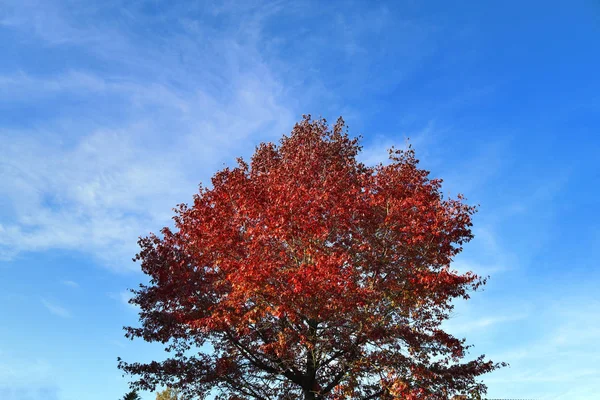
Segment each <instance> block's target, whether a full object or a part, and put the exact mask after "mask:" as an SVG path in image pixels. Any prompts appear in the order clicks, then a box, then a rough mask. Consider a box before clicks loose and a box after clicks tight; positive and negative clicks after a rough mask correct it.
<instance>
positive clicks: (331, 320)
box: [119, 117, 500, 399]
mask: <svg viewBox="0 0 600 400" xmlns="http://www.w3.org/2000/svg"><path fill="white" fill-rule="evenodd" d="M359 151H360V147H359V145H358V142H357V140H356V139H351V138H349V137H348V135H347V133H346V131H345V128H344V122H343V121H342V120H341V119H340V120H338V122H337V123H336V124H335V126H334V127H333V128H332V129H330V128H328V126H327V125H326V122H325V121H324V120H316V121H313V120H311V119H310V117H305V118H304V119H303V121H301V122H300V123H298V124H296V126H295V127H294V129H293V131H292V134H291V135H290V136H284V137H283V139H282V140H281V144H280V145H279V146H275V145H273V144H261V145H260V146H259V147H258V148H257V149H256V152H255V154H254V155H253V157H252V159H251V161H250V163H249V164H247V163H246V162H244V161H243V160H241V159H239V160H238V166H237V167H236V168H233V169H229V168H226V169H224V170H222V171H220V172H218V173H216V174H215V176H214V177H213V179H212V183H213V187H212V188H203V189H201V191H200V193H199V194H198V195H196V196H195V198H194V203H193V205H191V206H187V205H180V206H179V209H178V210H177V215H176V216H175V217H174V219H175V225H176V229H175V231H172V230H170V229H168V228H164V229H163V230H162V237H159V236H155V235H150V236H149V237H146V238H142V239H140V241H139V244H140V246H141V251H140V253H139V254H138V255H137V257H136V258H137V260H140V261H141V266H142V270H143V271H144V272H145V273H146V274H148V275H149V276H150V277H151V281H150V284H149V285H148V286H141V288H140V289H139V290H137V291H135V297H134V298H133V299H132V302H133V303H134V304H137V305H139V306H140V308H141V312H140V319H141V327H139V328H134V327H130V328H126V329H127V336H128V337H130V338H134V337H141V338H143V339H145V340H147V341H158V342H161V343H166V344H168V347H167V350H168V351H169V352H171V353H172V357H171V358H169V359H167V360H166V361H163V362H152V363H150V364H140V363H133V364H128V363H125V362H123V361H120V363H119V366H120V368H122V369H123V370H124V371H126V372H128V373H131V374H134V375H139V379H138V380H137V381H136V382H134V386H135V387H137V388H141V389H153V388H154V387H155V386H156V385H157V384H165V385H166V384H168V385H169V386H170V387H176V388H179V389H181V390H182V393H183V394H184V395H190V396H192V395H193V396H195V397H196V398H198V397H200V398H204V397H205V396H207V395H208V393H209V392H210V391H211V390H213V394H214V393H218V396H217V398H218V399H246V398H255V399H297V398H305V399H342V398H344V399H374V398H379V399H400V398H402V399H425V398H427V399H446V398H448V397H449V396H450V395H451V394H453V393H457V392H466V391H470V390H473V389H475V390H478V391H482V390H484V389H485V387H484V386H483V385H482V384H481V383H479V382H477V381H476V380H475V378H476V377H477V376H479V375H481V374H483V373H486V372H489V371H492V370H493V369H495V368H497V367H499V366H500V365H499V364H494V363H492V362H490V361H484V359H483V357H480V358H477V359H476V360H474V361H469V362H463V361H461V360H462V359H463V357H464V356H465V353H466V349H467V347H468V346H466V345H465V343H464V340H460V339H457V338H455V337H453V336H451V335H449V334H447V333H446V332H444V331H442V330H441V329H440V324H441V322H442V321H443V320H444V319H446V318H448V315H449V312H450V311H451V310H452V305H451V301H452V300H453V299H454V298H465V299H466V298H468V293H469V292H470V291H471V290H475V289H477V287H478V286H479V285H481V284H483V283H484V280H482V279H481V278H479V277H478V276H476V275H474V274H472V273H466V274H459V273H457V272H456V271H453V270H452V269H451V268H450V263H451V261H452V259H453V257H454V256H455V255H456V254H457V253H459V252H460V251H461V246H462V245H463V244H464V243H465V242H468V241H469V240H470V239H471V238H472V237H473V236H472V233H471V230H470V226H471V216H472V214H473V213H474V211H475V210H474V208H473V207H471V206H468V205H466V204H464V203H463V199H462V197H460V196H459V197H458V198H457V199H447V200H446V199H444V198H443V196H442V193H441V191H440V189H441V180H438V179H429V177H428V172H427V171H424V170H422V169H419V168H418V167H417V164H418V161H417V160H416V159H415V157H414V152H413V150H411V149H409V150H407V151H398V150H396V151H390V159H391V163H390V164H389V165H385V166H384V165H379V166H376V167H366V166H364V165H363V164H361V163H359V162H358V161H357V160H356V156H357V154H358V153H359Z"/></svg>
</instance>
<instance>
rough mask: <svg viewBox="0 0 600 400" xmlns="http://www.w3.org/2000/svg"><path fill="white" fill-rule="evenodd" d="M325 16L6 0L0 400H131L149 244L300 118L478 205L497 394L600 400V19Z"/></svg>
mask: <svg viewBox="0 0 600 400" xmlns="http://www.w3.org/2000/svg"><path fill="white" fill-rule="evenodd" d="M94 3H95V4H94ZM330 3H331V4H325V2H317V1H313V2H311V1H294V2H268V3H267V2H264V3H260V2H257V3H254V2H251V1H249V0H247V1H243V2H237V3H235V2H228V1H225V2H197V1H187V2H159V1H120V0H108V1H97V2H92V1H86V0H68V1H67V0H65V1H54V0H40V1H35V0H27V1H24V0H18V1H17V0H4V1H2V2H1V3H0V50H1V52H0V320H2V324H0V398H2V399H8V400H29V399H31V400H37V399H45V400H79V399H88V400H100V399H102V400H105V399H115V400H116V399H118V398H120V397H122V395H123V394H124V393H125V391H126V390H127V384H126V380H125V379H124V378H122V377H121V374H120V372H119V371H118V370H117V369H116V358H117V356H121V357H123V358H125V359H126V360H141V361H142V360H151V359H154V358H158V357H161V349H160V347H157V346H153V345H149V344H146V343H143V342H139V341H136V342H129V341H127V340H126V339H125V338H124V337H123V332H122V330H121V327H122V326H123V325H129V324H135V322H136V319H137V318H136V310H135V309H134V308H133V307H132V306H130V305H128V304H127V303H126V300H127V298H128V296H127V292H126V289H127V288H130V287H135V286H136V285H137V284H138V283H139V282H141V281H143V280H144V277H143V276H142V274H141V273H140V272H138V270H137V265H136V264H134V263H133V262H131V261H130V260H131V257H132V256H133V255H134V254H135V252H136V239H137V237H138V236H139V235H145V234H146V233H148V232H150V231H158V230H159V228H160V227H162V226H164V225H166V224H168V223H169V218H170V216H171V215H172V212H171V208H172V207H174V206H175V205H176V204H178V203H181V202H188V201H189V200H190V199H191V197H192V195H193V193H195V191H196V189H197V185H198V184H199V183H200V182H208V181H209V178H210V176H211V175H212V174H213V173H214V172H215V171H216V170H218V169H220V168H221V167H222V166H223V164H230V163H232V162H233V160H234V158H235V157H237V156H240V155H241V156H245V157H248V156H249V155H250V154H251V152H252V150H253V148H254V146H255V145H256V144H258V143H259V142H261V141H273V140H277V139H278V138H279V137H280V136H281V135H282V134H284V133H288V132H289V131H290V129H291V127H292V125H293V123H294V122H295V121H297V120H299V119H300V117H301V115H302V114H304V113H311V114H313V115H315V116H318V115H323V116H325V117H327V118H328V119H329V120H331V121H334V120H335V119H336V118H337V117H338V116H339V115H343V116H344V118H345V119H346V121H347V122H348V125H349V126H350V132H351V134H353V135H359V134H361V135H363V137H364V139H363V142H362V143H363V145H364V152H363V154H362V159H363V160H364V161H365V162H367V163H371V164H372V163H376V162H379V161H383V160H385V157H386V154H387V153H386V148H388V147H390V146H391V145H397V146H402V145H404V143H405V141H406V138H408V137H410V141H411V143H412V144H413V146H414V147H415V148H416V151H417V155H418V157H419V158H420V159H421V162H422V165H423V166H424V167H426V168H427V169H430V170H431V171H432V175H433V176H436V177H441V178H444V180H445V190H446V192H447V193H449V194H451V195H454V194H457V193H464V194H465V195H466V196H467V198H468V199H469V201H470V202H471V203H473V204H480V212H479V213H478V215H477V216H476V219H475V226H474V232H475V234H476V238H475V240H474V241H473V242H471V243H470V244H469V245H467V247H466V249H465V252H464V253H463V254H462V255H461V256H460V257H459V258H458V259H457V260H456V264H455V267H456V268H458V269H460V270H474V271H476V272H479V273H482V274H490V275H491V277H492V278H491V280H490V281H489V284H488V285H487V287H486V289H485V291H483V292H481V293H477V294H475V295H474V296H473V298H472V299H471V300H470V301H469V302H467V303H461V304H459V305H458V308H457V310H456V313H455V315H454V316H453V318H452V319H451V320H450V321H448V324H447V328H448V329H449V330H450V331H451V332H454V333H456V334H457V335H461V336H465V337H467V339H468V342H469V343H471V344H473V345H474V348H473V354H480V353H485V354H486V355H488V356H490V357H491V358H492V359H494V360H498V361H506V362H509V363H510V364H511V366H510V368H505V369H503V370H501V371H498V372H494V373H492V374H489V375H487V376H485V377H484V381H485V382H486V383H487V384H488V386H489V397H500V398H510V397H515V398H535V399H548V400H550V399H569V400H576V399H591V398H594V397H595V396H597V393H600V379H599V377H600V350H599V347H598V345H597V343H598V339H600V322H599V321H600V298H599V296H598V288H599V287H600V273H599V272H598V268H597V263H598V260H599V256H600V217H599V216H598V215H599V214H598V212H597V210H598V206H599V204H598V196H599V195H600V189H598V188H599V185H598V184H599V183H600V168H599V167H598V165H597V162H596V160H595V156H596V155H597V154H599V151H600V139H599V138H598V137H597V136H598V133H600V131H599V128H600V95H599V93H600V79H599V75H598V71H600V53H599V52H598V42H599V41H600V3H598V2H596V1H592V0H590V1H574V2H558V1H550V2H549V1H544V2H541V1H539V2H538V1H528V2H517V1H505V2H478V1H471V2H451V3H450V2H427V3H424V2H416V1H404V2H399V1H398V2H396V1H393V2H387V3H386V2H376V1H372V2H371V1H370V2H343V3H342V2H330ZM143 399H144V400H150V399H154V395H153V394H150V393H144V394H143Z"/></svg>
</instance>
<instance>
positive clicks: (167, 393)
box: [156, 387, 179, 400]
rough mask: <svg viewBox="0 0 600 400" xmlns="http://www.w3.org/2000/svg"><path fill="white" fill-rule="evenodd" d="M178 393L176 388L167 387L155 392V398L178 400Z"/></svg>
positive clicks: (158, 399) (157, 399)
mask: <svg viewBox="0 0 600 400" xmlns="http://www.w3.org/2000/svg"><path fill="white" fill-rule="evenodd" d="M178 394H179V392H178V391H177V390H175V389H171V388H170V387H168V388H166V389H165V390H163V391H162V392H158V393H156V400H178V399H179V396H178Z"/></svg>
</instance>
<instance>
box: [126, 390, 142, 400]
mask: <svg viewBox="0 0 600 400" xmlns="http://www.w3.org/2000/svg"><path fill="white" fill-rule="evenodd" d="M123 400H140V395H139V394H137V392H136V391H135V390H132V391H131V392H129V393H127V394H126V395H125V396H123Z"/></svg>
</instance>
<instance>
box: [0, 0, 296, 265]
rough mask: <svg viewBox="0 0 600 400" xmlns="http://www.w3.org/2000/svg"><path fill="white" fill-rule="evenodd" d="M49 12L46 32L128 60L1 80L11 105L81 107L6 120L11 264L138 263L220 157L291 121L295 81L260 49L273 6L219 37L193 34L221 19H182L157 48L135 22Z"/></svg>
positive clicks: (6, 235) (1, 230)
mask: <svg viewBox="0 0 600 400" xmlns="http://www.w3.org/2000/svg"><path fill="white" fill-rule="evenodd" d="M40 7H41V8H40V10H37V11H35V12H36V13H40V14H44V18H41V20H40V21H37V20H36V21H37V22H36V24H37V25H35V27H36V28H35V29H36V32H38V34H39V35H40V36H41V37H42V38H43V39H44V40H48V41H50V42H51V43H52V45H54V46H66V45H67V44H68V45H69V46H73V47H74V48H76V49H79V50H80V51H88V49H93V51H94V52H98V56H101V57H103V58H106V59H109V60H110V61H111V63H113V64H115V65H119V68H118V69H115V70H108V71H102V72H98V71H91V70H87V69H82V68H79V69H73V68H72V69H69V70H66V71H59V72H57V73H55V74H51V75H43V76H42V75H35V74H31V73H29V72H25V71H18V72H15V73H12V74H8V75H4V76H0V102H1V101H2V100H3V99H4V101H10V102H12V103H13V104H14V103H15V102H24V103H25V104H39V105H41V106H43V104H46V103H47V102H52V104H69V102H72V101H74V102H75V103H76V104H78V105H77V106H75V108H72V109H69V110H65V113H63V114H61V113H60V112H59V113H57V115H56V116H55V117H54V118H49V119H45V120H43V125H37V124H33V127H32V126H27V127H18V126H17V127H15V126H11V127H5V128H2V127H1V126H0V140H1V141H2V142H3V143H5V144H6V145H5V146H2V149H0V159H1V160H2V161H1V162H0V182H1V185H0V194H1V195H2V196H5V198H6V199H7V200H8V206H9V208H8V210H9V212H6V213H4V214H2V213H0V258H1V259H5V260H7V259H11V258H14V257H15V256H17V255H18V254H20V253H22V252H30V251H44V250H48V249H69V250H76V251H84V252H89V253H91V254H93V255H95V256H96V257H97V258H98V259H100V260H101V262H102V263H103V264H105V265H108V266H111V267H113V268H115V269H117V270H125V269H130V268H133V264H132V263H131V262H130V259H131V257H132V256H133V255H134V254H135V252H136V244H135V243H136V240H137V237H138V236H140V235H142V236H143V235H145V234H147V233H148V232H150V231H157V230H158V229H160V228H161V227H162V226H164V225H167V224H169V223H170V216H171V215H172V212H171V208H172V207H174V206H175V205H176V204H178V203H181V202H187V201H189V200H190V199H191V197H192V195H193V194H194V192H195V191H196V187H197V185H198V183H199V182H200V181H207V180H208V178H209V176H210V175H211V171H213V170H215V169H217V168H218V167H219V166H220V164H219V163H222V162H231V161H232V160H233V159H234V157H235V156H238V155H240V154H247V152H248V150H249V149H251V148H252V147H253V145H254V144H256V143H257V142H258V141H260V140H269V139H272V138H276V137H279V136H280V135H281V134H282V133H285V132H286V131H288V130H289V129H290V127H291V125H292V121H293V119H294V117H293V113H292V112H291V110H290V106H289V102H288V101H286V100H284V98H285V93H284V92H283V86H282V84H281V83H280V81H279V80H278V78H276V76H275V74H274V73H273V72H272V71H271V69H270V68H269V67H268V66H267V64H266V62H265V61H264V59H263V58H262V56H261V55H260V53H259V51H258V48H257V46H258V43H259V42H260V36H261V27H260V25H259V24H258V23H257V21H259V20H260V18H261V17H262V14H261V13H263V14H264V13H267V12H268V10H267V11H260V10H259V11H260V12H258V11H257V13H256V18H255V19H252V20H249V21H247V22H245V23H243V24H242V25H240V26H237V27H235V29H233V28H232V29H231V30H225V31H223V32H220V33H219V35H218V36H216V35H215V36H212V40H210V41H197V40H195V39H193V38H194V37H204V36H206V35H211V34H213V33H214V32H213V31H212V30H211V29H212V28H210V27H205V26H204V25H202V24H197V23H194V21H193V20H181V19H174V20H173V23H174V24H176V25H177V26H178V28H179V29H181V30H182V31H183V32H185V33H186V35H185V36H178V35H175V36H172V37H165V38H164V42H163V43H155V42H146V41H144V40H143V39H140V38H138V37H135V35H134V34H132V32H130V31H129V30H128V27H127V26H126V25H124V26H118V27H109V26H108V25H109V24H108V23H106V24H105V25H103V26H98V24H100V22H96V24H94V25H91V26H85V24H81V25H79V24H78V25H74V24H75V22H74V21H76V19H72V18H65V17H64V14H65V13H67V14H68V13H69V12H70V11H68V10H65V9H60V8H56V7H54V6H49V5H46V4H45V2H43V3H41V4H40ZM46 8H48V9H50V8H51V9H52V12H48V13H46ZM9 9H11V11H10V13H9V14H10V15H9V17H6V18H8V20H10V21H12V22H10V23H9V25H10V26H11V27H13V28H14V29H17V30H20V29H24V26H25V25H26V21H27V20H28V19H27V18H28V17H27V14H26V13H24V12H23V10H22V9H21V8H20V7H19V6H18V5H16V3H15V4H14V5H12V6H11V7H9ZM80 12H82V13H83V14H86V13H88V12H92V13H93V10H89V9H86V8H85V7H84V9H82V10H80ZM84 16H85V15H84ZM138 17H139V18H151V17H149V16H140V15H138ZM6 18H5V19H4V20H5V21H6V20H7V19H6ZM50 25H51V26H54V27H58V28H59V29H57V30H56V32H55V33H52V32H54V29H50V28H49V26H50ZM74 33H77V35H76V34H74ZM114 35H118V36H119V40H117V41H115V40H114V38H113V37H112V36H114ZM63 36H64V38H63ZM67 37H73V40H72V41H67V39H66V38H67ZM77 37H79V38H85V40H84V41H83V42H80V40H82V39H77ZM90 40H92V41H94V46H89V47H88V44H89V41H90ZM67 42H68V43H67ZM114 42H118V43H119V46H120V47H121V48H120V49H118V50H119V51H116V50H115V49H114V48H113V47H112V46H113V43H114ZM182 54H186V57H189V58H187V59H182ZM124 63H125V64H126V65H124ZM200 66H201V67H200ZM165 71H168V72H169V73H168V76H166V75H165ZM15 96H16V97H15ZM59 108H60V107H59Z"/></svg>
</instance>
